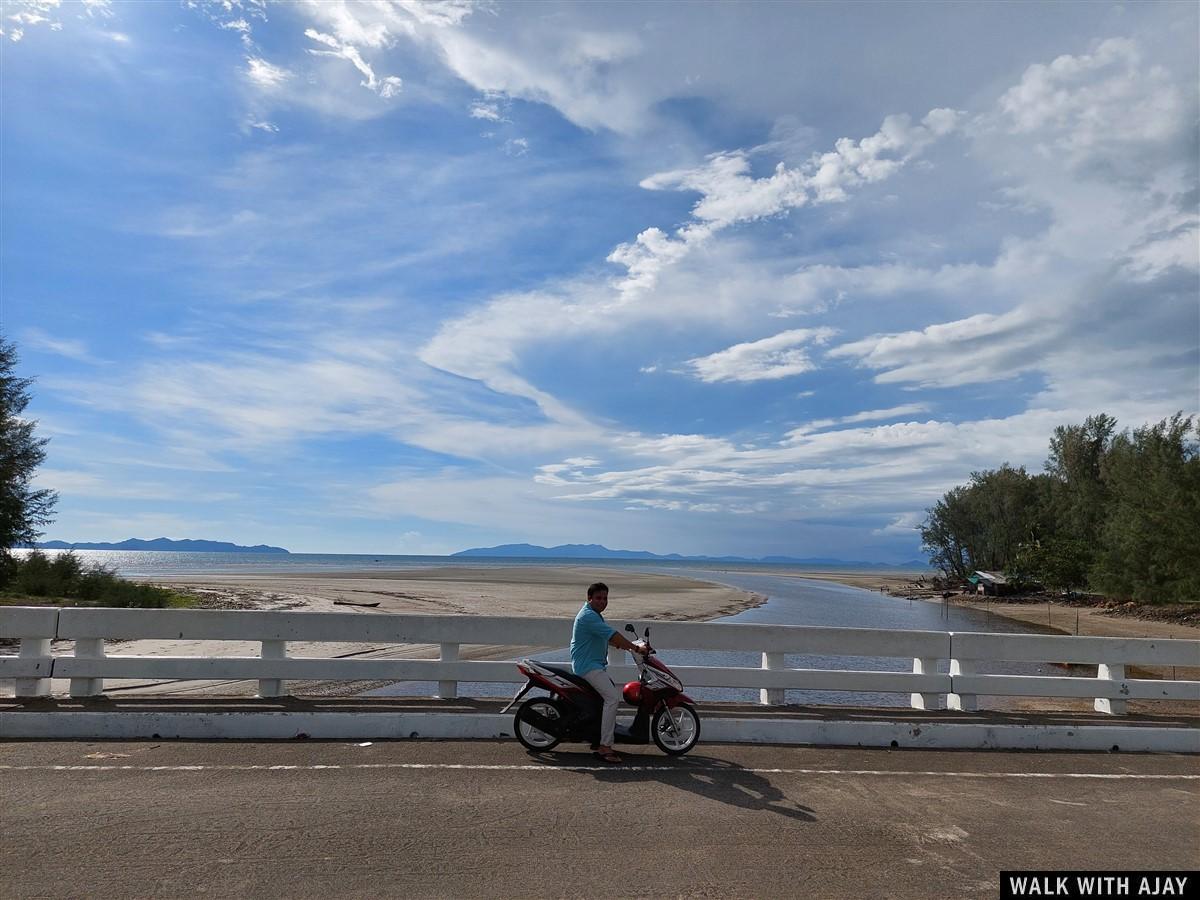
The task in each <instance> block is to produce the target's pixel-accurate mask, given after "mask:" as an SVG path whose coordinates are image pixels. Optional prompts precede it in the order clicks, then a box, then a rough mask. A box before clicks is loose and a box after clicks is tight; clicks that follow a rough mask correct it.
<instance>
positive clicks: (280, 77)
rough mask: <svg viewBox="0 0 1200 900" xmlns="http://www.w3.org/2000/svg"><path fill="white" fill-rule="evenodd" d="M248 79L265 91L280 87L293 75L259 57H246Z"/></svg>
mask: <svg viewBox="0 0 1200 900" xmlns="http://www.w3.org/2000/svg"><path fill="white" fill-rule="evenodd" d="M246 77H247V78H249V79H250V81H251V82H252V83H253V84H254V85H256V86H257V87H260V88H263V89H264V90H273V89H275V88H278V87H280V86H281V85H283V83H284V82H286V81H287V80H288V79H290V78H291V77H292V73H291V72H289V71H288V70H287V69H284V68H282V67H280V66H276V65H273V64H271V63H269V62H267V61H266V60H265V59H262V58H261V57H257V56H248V57H246Z"/></svg>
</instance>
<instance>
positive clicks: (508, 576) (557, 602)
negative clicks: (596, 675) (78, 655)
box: [152, 566, 764, 621]
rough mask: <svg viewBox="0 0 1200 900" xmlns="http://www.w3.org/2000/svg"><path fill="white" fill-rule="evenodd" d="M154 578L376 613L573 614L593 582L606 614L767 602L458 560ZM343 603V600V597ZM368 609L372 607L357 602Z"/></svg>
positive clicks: (695, 585)
mask: <svg viewBox="0 0 1200 900" xmlns="http://www.w3.org/2000/svg"><path fill="white" fill-rule="evenodd" d="M152 580H153V581H154V582H155V583H156V584H161V585H164V586H167V587H173V588H176V589H181V590H185V591H187V592H189V593H193V594H195V595H196V596H198V597H199V598H201V599H202V600H205V601H206V602H205V605H208V603H207V601H213V603H214V605H216V604H217V603H220V602H221V600H222V598H224V599H225V601H226V602H230V603H231V604H240V603H249V604H252V605H254V606H255V608H260V609H274V608H304V609H307V610H312V611H332V610H335V609H336V610H338V611H340V612H344V611H346V610H347V609H350V608H355V607H347V606H345V605H344V604H348V603H352V604H365V603H378V604H379V605H378V606H377V607H374V608H372V609H370V611H371V612H377V613H416V614H424V615H488V616H558V617H571V616H574V615H575V613H577V612H578V611H579V607H580V606H581V605H582V604H583V602H584V600H585V599H586V598H587V586H588V585H589V584H591V583H592V582H596V581H603V582H605V583H606V584H608V586H609V588H610V594H609V609H608V614H607V615H608V617H609V618H611V619H614V621H615V620H616V619H619V618H622V617H627V618H637V619H659V620H668V619H669V620H674V621H690V620H694V621H705V620H708V619H714V618H719V617H721V616H728V615H732V614H734V613H736V612H740V611H741V610H743V609H749V608H751V607H753V606H757V605H759V604H760V603H762V602H763V600H764V598H762V597H759V596H757V595H755V594H751V593H749V592H747V591H742V590H738V589H736V588H732V587H727V586H725V585H720V584H713V583H711V582H706V581H700V580H696V579H691V578H683V577H677V576H674V575H655V574H647V573H644V572H631V571H628V570H617V569H604V568H596V567H586V566H505V567H498V566H497V567H484V566H453V567H447V568H430V569H412V570H407V571H402V572H397V571H392V572H378V571H365V572H336V573H333V572H331V573H302V574H286V575H284V574H271V575H202V576H197V575H187V576H182V575H181V576H171V577H164V576H158V577H155V578H154V579H152ZM338 601H340V603H339V602H338ZM357 608H361V609H364V610H366V609H367V607H357Z"/></svg>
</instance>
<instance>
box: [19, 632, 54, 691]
mask: <svg viewBox="0 0 1200 900" xmlns="http://www.w3.org/2000/svg"><path fill="white" fill-rule="evenodd" d="M17 656H18V658H19V659H45V660H48V661H47V663H46V675H47V676H49V675H50V671H51V667H52V663H51V662H50V661H49V657H50V638H33V637H25V638H21V649H20V651H19V652H18V654H17ZM14 681H15V683H14V690H13V694H14V696H17V697H49V696H50V678H49V677H46V678H17V679H15V680H14Z"/></svg>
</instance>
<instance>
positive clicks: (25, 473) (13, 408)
mask: <svg viewBox="0 0 1200 900" xmlns="http://www.w3.org/2000/svg"><path fill="white" fill-rule="evenodd" d="M16 367H17V348H16V345H15V344H13V343H11V342H10V341H6V340H4V339H3V338H0V579H3V578H5V577H6V575H7V573H8V572H9V571H10V568H11V567H10V566H9V565H8V562H9V560H10V555H9V551H10V550H11V549H12V548H13V547H14V546H16V545H17V544H24V543H29V542H31V541H34V540H36V539H37V538H38V537H39V536H40V535H41V531H40V530H39V529H40V528H41V526H43V525H47V524H49V523H50V522H51V521H52V520H53V516H52V513H53V511H54V504H55V502H56V501H57V500H58V496H57V494H55V493H54V491H51V490H49V489H46V488H34V487H33V486H32V484H31V481H32V479H33V473H34V471H35V470H36V469H37V467H38V466H39V465H41V464H42V461H43V460H44V459H45V458H46V449H45V447H46V443H47V440H48V439H47V438H39V437H37V436H36V434H35V433H34V429H35V426H36V424H37V423H36V422H32V421H30V420H28V419H24V418H22V417H21V414H22V413H23V412H24V411H25V407H26V406H28V405H29V399H30V397H29V386H30V385H31V384H32V383H33V379H31V378H20V377H18V376H17V374H16Z"/></svg>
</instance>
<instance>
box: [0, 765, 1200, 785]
mask: <svg viewBox="0 0 1200 900" xmlns="http://www.w3.org/2000/svg"><path fill="white" fill-rule="evenodd" d="M362 769H408V770H418V771H419V770H426V769H429V770H446V769H461V770H468V771H478V772H660V773H664V774H680V775H684V774H692V773H697V772H705V773H715V774H720V773H722V772H725V773H729V774H731V775H737V774H740V773H743V772H750V773H753V774H755V775H848V776H852V777H883V778H905V777H910V778H911V777H922V778H1075V779H1093V780H1099V781H1200V775H1139V774H1132V773H1107V772H928V771H913V772H906V771H904V770H902V769H894V770H893V769H754V768H742V767H741V766H689V765H675V766H671V765H662V766H627V765H612V766H610V765H604V766H553V765H544V766H538V765H484V764H474V763H354V764H351V765H343V764H328V765H323V764H319V763H318V764H311V765H284V764H276V765H236V764H233V765H193V766H187V765H164V766H130V765H78V766H68V765H32V766H6V765H0V771H5V772H324V771H331V770H332V771H337V770H343V771H353V770H362Z"/></svg>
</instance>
